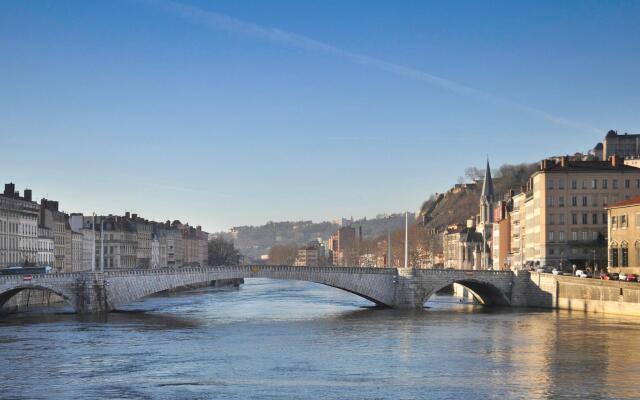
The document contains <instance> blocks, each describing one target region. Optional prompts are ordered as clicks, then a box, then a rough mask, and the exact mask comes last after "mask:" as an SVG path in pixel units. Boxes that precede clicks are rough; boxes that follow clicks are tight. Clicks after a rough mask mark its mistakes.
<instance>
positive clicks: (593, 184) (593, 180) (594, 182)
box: [591, 179, 598, 189]
mask: <svg viewBox="0 0 640 400" xmlns="http://www.w3.org/2000/svg"><path fill="white" fill-rule="evenodd" d="M597 188H598V180H597V179H592V180H591V189H597Z"/></svg>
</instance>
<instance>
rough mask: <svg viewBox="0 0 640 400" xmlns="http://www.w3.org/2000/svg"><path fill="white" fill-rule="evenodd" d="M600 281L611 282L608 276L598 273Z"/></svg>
mask: <svg viewBox="0 0 640 400" xmlns="http://www.w3.org/2000/svg"><path fill="white" fill-rule="evenodd" d="M600 279H602V280H603V281H609V280H611V276H610V275H609V274H605V273H604V272H600Z"/></svg>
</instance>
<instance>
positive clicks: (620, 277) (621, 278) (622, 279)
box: [618, 274, 627, 281]
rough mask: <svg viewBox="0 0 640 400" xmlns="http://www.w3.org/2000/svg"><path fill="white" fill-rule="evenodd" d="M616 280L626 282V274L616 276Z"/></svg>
mask: <svg viewBox="0 0 640 400" xmlns="http://www.w3.org/2000/svg"><path fill="white" fill-rule="evenodd" d="M618 280H619V281H626V280H627V274H620V275H618Z"/></svg>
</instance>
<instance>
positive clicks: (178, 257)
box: [0, 183, 208, 272]
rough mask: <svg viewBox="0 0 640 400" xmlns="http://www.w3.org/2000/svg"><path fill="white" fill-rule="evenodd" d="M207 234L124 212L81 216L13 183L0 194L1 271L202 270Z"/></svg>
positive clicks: (187, 227) (184, 226) (177, 224)
mask: <svg viewBox="0 0 640 400" xmlns="http://www.w3.org/2000/svg"><path fill="white" fill-rule="evenodd" d="M207 242H208V234H207V233H206V232H204V231H203V230H202V228H201V227H200V226H197V227H192V226H190V225H189V224H182V223H181V222H180V221H173V222H170V221H166V222H155V221H149V220H147V219H144V218H141V217H140V216H138V215H137V214H130V213H129V212H126V213H125V214H124V215H122V216H116V215H106V216H86V215H82V214H78V213H72V214H67V213H65V212H63V211H62V210H61V209H60V207H59V203H58V202H57V201H52V200H48V199H41V201H40V203H39V204H38V203H37V202H35V201H33V199H32V191H31V190H29V189H26V190H25V191H24V192H23V195H22V196H21V195H20V192H18V191H16V190H15V185H14V184H13V183H8V184H5V187H4V191H3V192H2V193H1V194H0V268H6V267H10V266H19V265H39V266H52V267H53V268H54V269H55V270H56V271H57V272H77V271H87V270H91V269H93V268H101V267H102V268H105V269H117V268H166V267H181V266H204V265H206V264H207Z"/></svg>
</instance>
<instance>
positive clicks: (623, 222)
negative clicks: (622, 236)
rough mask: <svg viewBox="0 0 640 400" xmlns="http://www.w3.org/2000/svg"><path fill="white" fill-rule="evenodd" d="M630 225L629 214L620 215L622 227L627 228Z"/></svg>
mask: <svg viewBox="0 0 640 400" xmlns="http://www.w3.org/2000/svg"><path fill="white" fill-rule="evenodd" d="M627 226H628V224H627V215H626V214H625V215H621V216H620V228H626V227H627Z"/></svg>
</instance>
